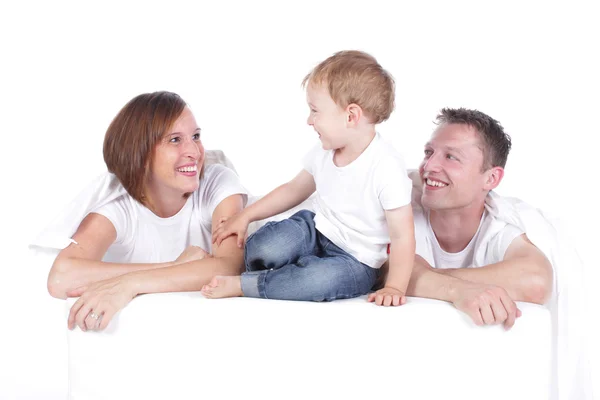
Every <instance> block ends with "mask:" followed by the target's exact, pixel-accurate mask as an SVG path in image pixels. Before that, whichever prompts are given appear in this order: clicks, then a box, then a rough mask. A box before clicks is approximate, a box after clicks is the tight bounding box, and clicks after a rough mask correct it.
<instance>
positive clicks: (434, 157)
mask: <svg viewBox="0 0 600 400" xmlns="http://www.w3.org/2000/svg"><path fill="white" fill-rule="evenodd" d="M482 165H483V151H482V142H481V138H480V136H479V133H478V132H477V131H476V130H475V129H474V128H472V127H470V126H469V125H464V124H442V125H440V126H439V127H438V128H437V129H436V130H435V131H434V132H433V135H432V136H431V140H430V141H429V142H428V143H427V144H425V157H424V158H423V162H422V163H421V165H420V167H419V173H420V175H421V180H422V182H423V195H422V197H421V202H422V204H423V205H424V206H425V207H427V208H429V209H432V210H452V209H462V208H468V207H469V206H473V205H474V206H481V205H483V201H484V199H485V196H486V195H487V193H488V191H489V190H490V189H491V187H490V185H489V172H488V171H486V172H481V170H482Z"/></svg>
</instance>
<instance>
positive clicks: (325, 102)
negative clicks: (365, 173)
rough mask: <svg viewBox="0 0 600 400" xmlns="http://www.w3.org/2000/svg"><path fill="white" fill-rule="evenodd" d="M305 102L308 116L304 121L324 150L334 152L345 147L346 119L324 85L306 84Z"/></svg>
mask: <svg viewBox="0 0 600 400" xmlns="http://www.w3.org/2000/svg"><path fill="white" fill-rule="evenodd" d="M306 101H307V103H308V106H309V108H310V114H309V116H308V120H307V121H306V122H307V123H308V125H310V126H312V127H313V128H314V130H315V131H316V132H317V134H318V135H319V139H321V144H322V145H323V149H324V150H336V149H339V148H342V147H345V146H346V141H347V140H348V135H346V134H345V131H346V122H347V119H348V116H347V113H346V111H345V110H344V109H342V108H341V107H340V106H338V105H337V104H336V103H335V102H334V101H333V99H332V98H331V96H330V95H329V91H328V90H327V88H326V87H325V86H324V85H319V86H315V85H311V84H310V83H309V84H308V87H307V89H306Z"/></svg>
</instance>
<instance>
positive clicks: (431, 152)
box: [425, 150, 433, 156]
mask: <svg viewBox="0 0 600 400" xmlns="http://www.w3.org/2000/svg"><path fill="white" fill-rule="evenodd" d="M432 154H433V151H431V150H425V155H426V156H430V155H432Z"/></svg>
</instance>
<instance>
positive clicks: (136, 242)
mask: <svg viewBox="0 0 600 400" xmlns="http://www.w3.org/2000/svg"><path fill="white" fill-rule="evenodd" d="M234 194H242V195H243V197H244V204H246V200H247V191H246V189H245V188H244V187H243V186H242V184H241V183H240V180H239V178H238V176H237V175H236V174H235V172H233V171H232V170H230V169H229V168H227V167H224V166H222V165H218V164H213V165H207V166H205V168H204V176H203V177H202V179H200V187H199V188H198V190H196V191H195V192H194V193H192V194H191V195H190V197H189V198H188V199H187V201H186V203H185V205H184V206H183V208H182V209H181V210H180V211H179V212H178V213H177V214H175V215H173V216H172V217H169V218H161V217H158V216H157V215H156V214H154V213H153V212H152V211H150V210H149V209H148V208H146V207H144V206H143V205H142V204H140V203H139V202H138V201H137V200H135V199H134V198H133V197H131V196H130V195H129V194H126V195H124V196H121V197H119V198H117V199H115V200H113V201H111V202H110V203H108V204H106V205H104V206H102V207H100V208H98V209H95V210H93V211H92V212H95V213H98V214H101V215H103V216H105V217H106V218H108V219H109V220H110V222H112V224H113V225H114V227H115V230H116V231H117V238H116V240H115V242H114V243H113V244H112V245H111V246H110V247H109V248H108V251H107V252H106V254H105V255H104V258H103V259H102V261H105V262H120V263H159V262H168V261H174V260H175V259H176V258H177V257H179V255H181V253H182V252H183V251H184V250H185V249H186V248H187V247H188V246H191V245H194V246H199V247H201V248H202V249H204V250H205V251H208V252H211V248H212V240H211V237H212V229H211V227H212V214H213V212H214V211H215V208H216V207H217V206H218V205H219V203H221V201H223V200H224V199H225V198H227V197H229V196H231V195H234Z"/></svg>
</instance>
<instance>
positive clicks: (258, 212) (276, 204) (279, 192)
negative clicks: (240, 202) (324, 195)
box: [242, 169, 316, 222]
mask: <svg viewBox="0 0 600 400" xmlns="http://www.w3.org/2000/svg"><path fill="white" fill-rule="evenodd" d="M315 190H316V185H315V180H314V178H313V176H312V175H311V174H310V173H309V172H308V171H306V170H305V169H303V170H302V171H300V173H299V174H298V175H296V177H295V178H294V179H292V180H291V181H289V182H287V183H284V184H283V185H281V186H279V187H277V188H275V189H274V190H273V191H271V192H270V193H268V194H267V195H265V196H264V197H263V198H261V199H260V200H258V201H257V202H256V203H254V204H252V205H251V206H249V207H247V208H245V209H244V211H242V214H244V215H245V217H246V218H247V219H248V221H249V222H253V221H258V220H261V219H265V218H269V217H272V216H273V215H277V214H279V213H282V212H284V211H287V210H289V209H290V208H293V207H296V206H297V205H298V204H300V203H302V202H303V201H304V200H306V199H308V198H309V197H310V195H311V194H313V193H314V192H315Z"/></svg>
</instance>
